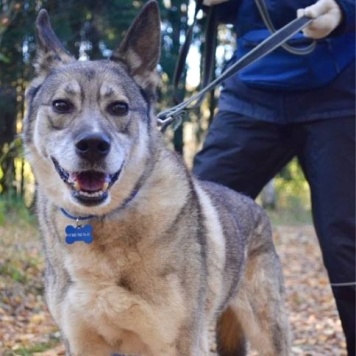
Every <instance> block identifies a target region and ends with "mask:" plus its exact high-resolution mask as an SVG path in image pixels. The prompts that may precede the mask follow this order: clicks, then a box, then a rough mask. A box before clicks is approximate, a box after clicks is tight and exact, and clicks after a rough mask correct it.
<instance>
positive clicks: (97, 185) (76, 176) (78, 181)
mask: <svg viewBox="0 0 356 356" xmlns="http://www.w3.org/2000/svg"><path fill="white" fill-rule="evenodd" d="M52 161H53V164H54V166H55V168H56V171H57V173H58V174H59V176H60V177H61V179H62V180H63V182H65V183H66V184H68V185H69V186H70V187H71V188H72V194H73V196H74V197H75V198H76V199H77V200H79V201H80V203H82V204H84V205H97V204H100V203H102V202H103V201H104V200H105V199H106V198H107V197H108V191H109V189H110V187H111V186H112V185H113V184H114V183H115V182H116V181H117V179H118V178H119V175H120V172H121V169H120V170H118V171H117V172H116V173H114V174H106V173H104V172H100V171H95V170H87V171H80V172H72V173H70V172H67V171H66V170H65V169H63V167H61V165H60V164H59V163H58V161H57V160H56V159H54V158H52Z"/></svg>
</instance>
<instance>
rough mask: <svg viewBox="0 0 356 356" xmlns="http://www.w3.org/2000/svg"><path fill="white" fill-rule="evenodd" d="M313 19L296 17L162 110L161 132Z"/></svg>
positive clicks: (159, 119) (160, 118)
mask: <svg viewBox="0 0 356 356" xmlns="http://www.w3.org/2000/svg"><path fill="white" fill-rule="evenodd" d="M312 21H313V19H311V18H309V17H306V16H303V17H299V18H296V19H294V20H293V21H291V22H289V23H288V24H287V25H285V26H284V27H282V28H281V29H279V30H277V31H276V32H274V33H273V34H272V35H271V36H269V37H268V38H266V39H265V40H264V41H262V42H261V43H260V44H258V45H257V46H256V47H255V48H253V49H252V50H251V51H250V52H248V53H247V54H246V55H244V56H243V57H241V58H240V59H239V60H237V61H236V62H235V63H234V64H233V65H232V66H231V67H229V68H227V69H226V70H225V71H224V72H223V73H222V74H221V75H220V76H219V77H217V78H216V79H215V80H214V81H212V82H211V83H210V84H209V85H207V86H206V87H205V88H203V89H202V90H201V91H199V92H198V93H197V94H195V95H193V96H191V97H190V98H189V99H187V100H186V101H184V102H182V103H180V104H178V105H176V106H173V107H172V108H170V109H167V110H164V111H161V112H160V113H159V114H158V115H157V123H158V126H159V128H160V130H161V132H164V131H165V130H166V129H167V127H168V126H169V125H170V124H171V123H173V122H175V121H176V120H177V119H180V118H181V116H182V111H183V110H184V109H186V108H188V107H189V105H191V104H192V103H194V102H196V101H198V100H200V98H202V97H203V96H204V95H205V94H206V93H207V92H208V91H210V90H211V89H213V88H215V87H217V86H218V85H220V84H221V83H222V82H223V81H224V80H225V79H227V78H229V77H230V76H232V75H233V74H235V73H237V72H238V71H240V70H241V69H243V68H245V67H247V66H248V65H250V64H252V63H254V62H256V61H257V60H258V59H260V58H262V57H263V56H265V55H267V54H269V53H270V52H272V51H273V50H275V49H276V48H278V47H279V46H281V45H282V44H284V43H285V42H286V41H288V40H289V39H290V38H291V37H292V36H294V35H295V34H296V33H297V32H299V31H300V30H302V29H303V28H304V27H305V26H307V25H309V24H310V22H312Z"/></svg>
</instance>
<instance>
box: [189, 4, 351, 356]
mask: <svg viewBox="0 0 356 356" xmlns="http://www.w3.org/2000/svg"><path fill="white" fill-rule="evenodd" d="M216 3H220V4H216ZM205 4H206V5H215V6H216V11H217V13H218V16H219V17H220V19H221V21H231V22H232V23H233V24H234V30H235V32H236V37H237V50H236V51H235V53H234V56H233V58H232V60H231V61H230V63H233V62H234V61H236V59H238V58H240V57H241V56H242V55H244V54H245V53H247V52H248V51H249V50H251V49H252V48H253V47H254V46H255V45H256V44H257V43H259V42H260V41H262V40H263V39H264V38H266V37H267V36H268V35H269V31H268V30H267V28H266V24H265V22H266V21H264V20H263V18H262V16H261V14H260V11H259V10H258V8H257V6H256V4H255V2H254V1H252V0H230V1H226V2H222V1H221V0H220V1H219V0H210V1H208V0H205ZM265 4H266V7H267V10H268V14H269V17H270V19H271V22H272V24H273V25H274V27H275V28H280V27H282V26H284V25H285V24H287V23H288V22H290V21H292V20H293V19H295V18H296V16H303V15H306V16H308V17H311V18H312V19H314V20H313V21H312V22H311V23H310V25H308V27H306V28H305V29H304V31H303V33H301V34H297V35H296V37H295V38H293V39H291V40H290V41H289V45H290V47H292V48H299V49H300V48H302V49H303V48H305V46H307V47H309V45H310V42H311V39H315V40H316V41H315V48H314V50H313V51H312V52H310V53H308V54H305V55H300V54H295V53H291V52H293V51H290V50H288V49H284V48H278V49H277V50H275V51H273V52H272V53H270V54H269V55H267V56H265V57H264V58H262V59H260V60H259V61H257V62H255V63H254V64H252V65H250V66H248V67H246V68H245V69H243V70H242V71H240V72H238V73H236V74H234V75H233V76H232V77H230V78H228V79H226V80H225V82H224V83H223V86H222V90H221V94H220V98H219V106H218V112H217V114H216V116H215V118H214V120H213V122H212V124H211V126H210V128H209V131H208V134H207V137H206V139H205V142H204V145H203V147H202V149H201V151H200V152H198V153H197V155H196V157H195V159H194V163H193V172H194V173H195V174H196V175H197V176H198V177H199V178H201V179H204V180H210V181H214V182H217V183H220V184H223V185H226V186H228V187H230V188H232V189H234V190H236V191H238V192H241V193H243V194H246V195H248V196H250V197H252V198H256V196H257V195H258V194H259V193H260V191H261V190H262V188H263V187H264V186H265V184H266V183H267V182H269V181H270V180H271V179H272V178H273V177H274V176H275V175H276V174H277V173H278V172H279V171H280V170H281V169H282V168H283V167H284V166H285V165H286V164H287V163H288V162H289V161H290V160H291V159H292V158H294V157H297V158H298V160H299V163H300V165H301V167H302V170H303V172H304V175H305V177H306V179H307V181H308V184H309V186H310V191H311V202H312V215H313V221H314V226H315V229H316V233H317V236H318V239H319V242H320V246H321V250H322V255H323V261H324V264H325V266H326V269H327V271H328V275H329V279H330V284H331V288H332V291H333V295H334V298H335V301H336V305H337V309H338V312H339V316H340V319H341V323H342V327H343V330H344V333H345V337H346V343H347V351H348V355H349V356H354V355H355V325H356V321H355V16H354V14H355V1H354V0H319V1H317V2H315V0H314V1H313V0H278V1H275V0H265Z"/></svg>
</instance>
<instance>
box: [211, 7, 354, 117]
mask: <svg viewBox="0 0 356 356" xmlns="http://www.w3.org/2000/svg"><path fill="white" fill-rule="evenodd" d="M265 1H266V5H267V8H268V11H269V15H270V17H271V19H272V22H273V24H274V26H275V27H276V28H280V27H282V26H284V25H286V24H287V23H288V22H290V21H292V20H293V19H295V17H296V11H297V9H298V8H304V7H307V6H309V5H312V4H313V3H315V1H313V0H265ZM337 2H338V4H339V6H340V8H341V10H342V13H343V20H342V23H341V24H340V26H338V28H337V29H335V30H334V31H333V32H332V33H331V34H330V35H329V36H328V37H327V38H325V39H321V40H318V41H317V46H316V50H315V51H314V52H313V53H311V54H310V55H305V56H298V55H294V54H291V53H289V52H287V51H285V50H284V49H282V48H279V49H277V50H275V51H274V52H272V53H271V54H269V55H268V56H266V57H265V58H263V59H261V60H259V61H258V62H256V63H254V64H252V65H251V66H249V67H247V68H246V69H244V70H243V71H241V72H239V73H237V74H235V75H234V76H233V77H232V78H229V79H227V80H226V81H225V83H224V85H223V89H222V92H221V96H220V100H219V109H220V110H226V111H232V112H236V113H237V114H241V115H245V116H248V117H251V118H255V119H260V120H266V121H272V122H279V123H291V122H302V121H310V120H320V119H329V118H338V117H344V116H350V115H351V116H352V115H355V110H354V109H355V17H354V14H355V0H338V1H337ZM216 9H217V11H218V15H219V18H220V20H221V21H223V22H229V23H232V24H233V25H234V29H235V31H236V34H237V50H236V52H235V54H234V56H233V58H232V59H231V61H230V63H233V61H234V60H236V59H237V58H239V57H241V56H242V55H244V54H245V53H247V52H248V51H249V50H251V49H252V48H253V46H255V45H256V44H257V43H259V42H260V41H262V40H263V39H264V38H266V37H267V36H268V35H269V32H268V30H267V29H266V26H265V24H264V22H263V20H262V18H261V16H260V14H259V12H258V10H257V7H256V5H255V2H254V1H253V0H242V1H241V0H230V1H228V2H226V3H223V4H221V5H218V6H217V7H216ZM308 42H310V40H308V39H306V38H305V37H304V36H303V35H302V34H299V35H297V36H296V37H295V38H294V39H292V40H291V41H290V44H291V45H294V46H304V45H305V44H306V43H308Z"/></svg>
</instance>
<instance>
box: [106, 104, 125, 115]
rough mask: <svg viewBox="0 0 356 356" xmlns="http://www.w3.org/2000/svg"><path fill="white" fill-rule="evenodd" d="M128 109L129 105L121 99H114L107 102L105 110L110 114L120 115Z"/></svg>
mask: <svg viewBox="0 0 356 356" xmlns="http://www.w3.org/2000/svg"><path fill="white" fill-rule="evenodd" d="M128 110H129V106H128V105H127V104H126V103H124V102H122V101H114V102H113V103H111V104H109V105H108V107H107V111H108V112H109V114H111V115H115V116H121V115H125V114H126V113H127V112H128Z"/></svg>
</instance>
